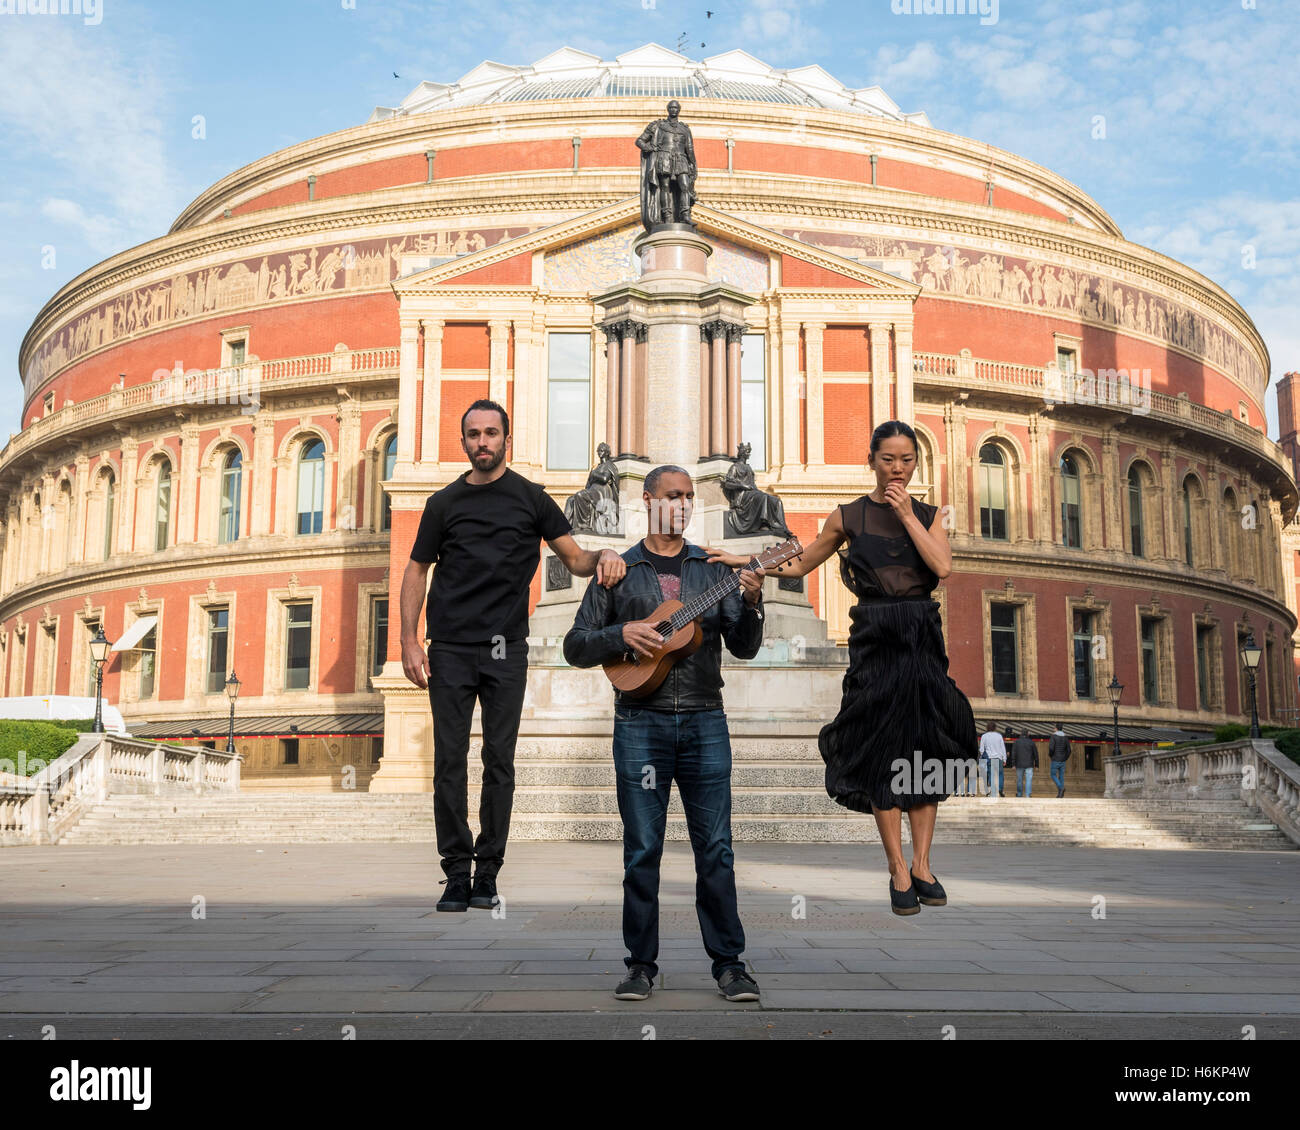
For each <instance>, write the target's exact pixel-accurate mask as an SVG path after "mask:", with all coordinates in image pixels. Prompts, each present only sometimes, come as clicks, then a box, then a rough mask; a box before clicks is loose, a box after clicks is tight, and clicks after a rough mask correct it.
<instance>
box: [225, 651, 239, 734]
mask: <svg viewBox="0 0 1300 1130" xmlns="http://www.w3.org/2000/svg"><path fill="white" fill-rule="evenodd" d="M226 697H227V698H228V699H230V729H229V730H228V731H227V732H226V752H227V753H234V752H235V699H237V698H238V697H239V679H238V678H236V676H235V673H234V671H231V672H230V678H229V679H227V680H226Z"/></svg>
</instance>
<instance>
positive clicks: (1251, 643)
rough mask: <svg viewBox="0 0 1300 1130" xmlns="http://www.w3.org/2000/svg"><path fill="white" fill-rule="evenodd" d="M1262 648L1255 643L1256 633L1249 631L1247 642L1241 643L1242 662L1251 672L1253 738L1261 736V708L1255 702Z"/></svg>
mask: <svg viewBox="0 0 1300 1130" xmlns="http://www.w3.org/2000/svg"><path fill="white" fill-rule="evenodd" d="M1262 650H1263V649H1262V648H1259V647H1257V646H1256V644H1255V633H1254V632H1250V633H1248V634H1247V636H1246V642H1245V643H1243V644H1242V645H1241V663H1242V666H1243V667H1245V668H1246V670H1247V671H1248V672H1249V673H1250V736H1251V737H1252V738H1257V737H1259V736H1260V734H1259V709H1258V707H1257V706H1256V704H1255V668H1256V667H1258V666H1259V657H1260V654H1261V653H1262Z"/></svg>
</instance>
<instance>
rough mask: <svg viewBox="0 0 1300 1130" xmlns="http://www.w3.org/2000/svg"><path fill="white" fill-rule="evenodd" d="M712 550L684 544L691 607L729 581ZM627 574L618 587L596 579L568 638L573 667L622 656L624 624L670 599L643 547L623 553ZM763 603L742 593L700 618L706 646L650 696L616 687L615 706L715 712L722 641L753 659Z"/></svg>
mask: <svg viewBox="0 0 1300 1130" xmlns="http://www.w3.org/2000/svg"><path fill="white" fill-rule="evenodd" d="M708 556H709V555H708V553H707V552H705V550H704V549H703V548H702V547H700V546H698V545H695V544H693V543H692V542H689V541H688V542H686V557H685V559H684V560H683V561H682V593H681V601H682V603H683V604H685V603H688V602H689V601H690V600H691V599H692V598H693V597H696V596H699V595H700V594H702V593H703V592H704V591H705V590H706V589H709V588H711V587H712V586H713V585H715V584H717V583H718V581H720V580H722V579H723V578H725V577H726V576H727V574H728V573H729V572H731V569H730V568H729V567H728V566H726V565H723V564H722V563H721V562H715V563H714V564H712V565H710V564H709V563H708ZM622 558H623V560H624V561H626V562H627V573H626V574H625V575H624V577H623V579H622V580H621V581H619V583H618V584H616V585H615V586H614V587H613V588H612V589H609V588H606V587H605V586H604V585H602V584H600V583H598V582H597V580H596V578H595V577H593V578H592V579H591V581H590V582H589V583H588V585H587V592H586V595H585V596H583V598H582V605H581V607H579V609H578V614H577V616H576V617H575V618H574V621H573V627H572V628H570V629H569V632H568V635H566V636H565V637H564V658H565V660H566V661H567V662H568V663H569V664H570V666H573V667H596V666H599V665H600V664H602V663H610V662H612V661H614V660H617V659H621V658H623V655H624V653H625V652H626V651H627V650H628V647H627V645H626V644H625V643H624V642H623V625H624V624H626V623H627V622H628V621H629V620H644V619H645V618H646V617H647V616H649V615H650V614H651V613H652V612H653V611H654V610H655V609H656V608H657V607H658V606H659V605H660V604H662V603H663V601H664V595H663V590H662V589H661V588H660V587H659V576H658V574H657V573H656V572H655V567H654V565H653V564H651V562H650V561H649V559H648V558H647V557H646V556H645V553H644V552H643V550H642V546H641V542H637V543H636V544H635V545H634V546H632V547H630V548H629V549H627V550H625V551H624V552H623V554H622ZM763 615H764V613H763V601H762V598H761V596H760V598H759V602H758V604H757V605H750V604H748V603H747V602H746V601H745V599H744V597H743V596H742V595H741V590H740V589H737V590H736V591H735V592H733V593H729V594H728V595H727V596H725V597H724V598H723V599H722V600H721V601H720V602H719V603H717V604H715V605H714V606H713V607H712V608H710V609H709V610H708V611H707V612H706V613H705V614H704V615H703V616H702V617H701V618H700V627H701V629H702V630H703V632H704V642H703V643H701V645H700V646H699V648H698V649H697V650H696V651H695V652H694V653H693V654H692V655H688V656H686V657H685V658H684V659H679V660H678V661H677V662H676V663H674V664H673V667H672V670H671V671H669V672H668V677H667V678H666V679H665V680H664V681H663V682H662V683H661V684H660V685H659V688H658V689H657V690H656V691H655V692H654V693H653V694H652V695H650V696H648V697H646V698H628V697H626V696H624V695H623V693H622V692H621V691H619V690H617V689H615V690H614V705H615V706H640V707H648V708H650V709H654V710H713V709H720V708H721V707H722V685H723V684H722V641H725V642H726V645H727V650H728V651H730V652H731V654H732V655H734V656H735V657H736V658H737V659H753V658H754V656H755V655H757V654H758V649H759V648H760V647H761V646H762V644H763Z"/></svg>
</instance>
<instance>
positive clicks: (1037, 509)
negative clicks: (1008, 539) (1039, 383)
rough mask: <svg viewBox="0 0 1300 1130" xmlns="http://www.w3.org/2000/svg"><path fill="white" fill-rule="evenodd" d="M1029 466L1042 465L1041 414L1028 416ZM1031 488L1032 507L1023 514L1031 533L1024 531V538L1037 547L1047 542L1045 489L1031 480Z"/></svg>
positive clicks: (1042, 425)
mask: <svg viewBox="0 0 1300 1130" xmlns="http://www.w3.org/2000/svg"><path fill="white" fill-rule="evenodd" d="M1028 424H1029V466H1030V468H1031V469H1032V468H1034V467H1041V466H1042V463H1043V430H1044V423H1043V415H1042V413H1041V412H1031V413H1030V414H1029V420H1028ZM1031 488H1032V490H1033V492H1034V500H1033V505H1031V506H1026V507H1025V513H1026V514H1028V515H1029V517H1030V518H1031V519H1032V520H1033V523H1034V528H1033V531H1032V532H1030V531H1025V533H1026V536H1029V537H1032V539H1033V540H1034V541H1035V542H1036V543H1038V544H1039V545H1043V544H1045V543H1046V541H1047V531H1046V530H1044V528H1043V515H1042V502H1043V499H1042V495H1043V491H1044V490H1045V489H1046V484H1045V483H1043V482H1040V481H1037V480H1034V479H1032V478H1031ZM1026 501H1028V500H1026Z"/></svg>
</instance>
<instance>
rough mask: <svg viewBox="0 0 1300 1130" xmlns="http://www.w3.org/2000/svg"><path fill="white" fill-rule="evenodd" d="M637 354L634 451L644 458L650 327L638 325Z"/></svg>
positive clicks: (633, 431)
mask: <svg viewBox="0 0 1300 1130" xmlns="http://www.w3.org/2000/svg"><path fill="white" fill-rule="evenodd" d="M635 339H636V340H635V345H634V346H633V349H634V350H635V354H634V356H633V358H632V451H633V453H634V454H636V455H640V456H644V455H645V454H646V450H647V448H648V447H649V444H648V442H647V440H646V411H645V402H646V383H647V380H648V375H649V369H650V327H649V326H647V325H646V324H645V323H644V322H637V323H636V331H635Z"/></svg>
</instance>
